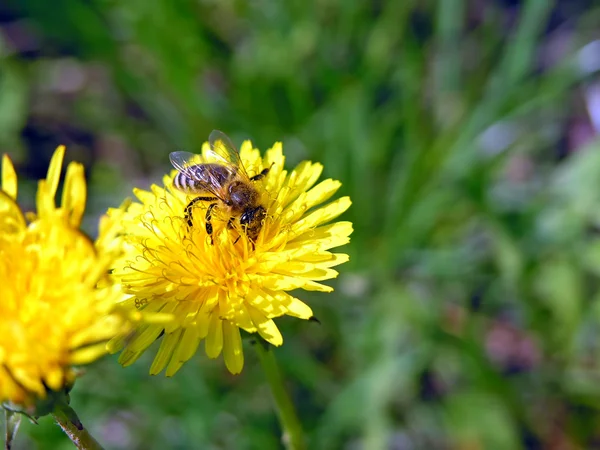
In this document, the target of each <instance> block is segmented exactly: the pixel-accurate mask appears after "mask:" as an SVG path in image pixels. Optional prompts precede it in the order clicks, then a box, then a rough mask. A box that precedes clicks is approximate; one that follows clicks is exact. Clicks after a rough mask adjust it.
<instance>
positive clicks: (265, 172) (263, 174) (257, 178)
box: [250, 164, 273, 181]
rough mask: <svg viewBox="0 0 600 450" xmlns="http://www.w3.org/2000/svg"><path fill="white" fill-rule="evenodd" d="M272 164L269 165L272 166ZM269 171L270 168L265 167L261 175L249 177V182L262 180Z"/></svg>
mask: <svg viewBox="0 0 600 450" xmlns="http://www.w3.org/2000/svg"><path fill="white" fill-rule="evenodd" d="M272 165H273V164H271V166H272ZM269 170H271V167H267V168H266V169H263V170H262V172H261V173H259V174H256V175H254V176H253V177H250V180H251V181H258V180H262V179H263V178H264V177H265V176H266V175H267V174H268V173H269Z"/></svg>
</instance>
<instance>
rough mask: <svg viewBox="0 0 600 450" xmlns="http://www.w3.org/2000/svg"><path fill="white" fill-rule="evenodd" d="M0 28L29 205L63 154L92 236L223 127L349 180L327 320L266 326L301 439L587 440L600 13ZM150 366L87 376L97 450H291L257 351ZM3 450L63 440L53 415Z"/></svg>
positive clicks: (72, 11)
mask: <svg viewBox="0 0 600 450" xmlns="http://www.w3.org/2000/svg"><path fill="white" fill-rule="evenodd" d="M0 37H1V38H0V151H1V152H8V153H9V154H10V155H11V157H12V158H13V160H14V161H15V162H16V164H17V166H18V171H19V173H20V174H21V175H23V176H26V177H28V178H29V180H30V181H29V183H28V184H26V186H25V187H24V188H22V189H21V192H20V201H21V202H22V204H23V205H24V207H26V208H27V207H32V206H33V198H34V197H33V192H34V190H35V183H34V182H33V180H34V179H35V178H39V177H43V176H44V174H45V171H46V168H47V164H48V161H49V158H50V155H51V153H52V151H53V150H54V148H55V147H56V146H57V145H58V144H60V143H62V144H66V145H67V147H68V158H69V159H75V160H79V161H82V162H84V163H85V165H86V168H87V173H88V179H89V181H90V183H91V186H90V193H89V195H90V198H89V209H88V215H87V217H86V227H87V228H88V230H89V231H90V232H91V233H94V232H95V227H96V223H97V219H98V216H99V215H100V214H102V213H103V212H104V211H105V210H106V208H107V207H110V206H116V205H118V204H119V203H120V202H121V201H122V199H123V198H124V197H126V196H129V195H130V192H131V188H132V187H133V186H139V187H144V188H145V187H148V186H149V185H150V184H151V183H153V182H160V180H161V176H162V174H163V173H164V172H165V171H166V170H169V168H170V166H169V163H168V153H169V152H171V151H174V150H176V149H184V150H187V151H191V152H197V151H198V150H199V148H200V146H201V144H202V142H204V141H205V140H206V139H207V137H208V134H209V132H210V130H212V129H213V128H218V129H220V130H223V131H224V132H225V133H227V134H228V135H229V136H231V137H232V139H233V140H234V142H236V143H238V144H240V143H241V141H242V140H243V139H246V138H251V139H252V140H253V142H254V144H255V145H256V146H258V147H259V148H261V149H262V150H266V149H267V148H268V147H270V146H271V145H272V144H273V142H275V141H278V140H282V141H283V143H284V150H285V152H286V155H287V162H288V168H291V167H292V166H293V165H295V164H296V163H297V162H299V161H301V160H303V159H312V160H314V161H320V162H322V163H323V164H324V165H325V173H324V176H325V177H333V178H336V179H339V180H341V181H342V182H343V187H342V190H341V194H343V195H350V196H351V197H352V200H353V206H352V208H351V210H350V211H349V212H348V213H346V214H345V216H344V218H345V219H348V220H351V221H353V222H354V225H355V233H354V234H353V236H352V243H351V245H349V246H348V247H346V248H345V250H346V251H347V252H349V253H350V255H351V261H350V263H348V264H346V265H344V266H341V267H340V271H341V275H340V276H339V278H338V279H337V280H335V281H334V282H333V283H332V284H333V286H334V287H335V288H336V290H335V292H334V293H333V294H330V295H325V294H311V293H301V294H299V296H300V297H301V298H303V299H305V300H306V301H307V302H308V303H309V304H310V305H311V306H312V308H313V309H314V311H315V314H316V316H317V317H318V318H319V319H320V321H321V325H318V324H315V323H309V322H301V321H298V320H295V319H288V318H282V319H281V320H279V321H278V324H279V325H280V327H281V329H282V332H283V334H284V338H285V343H284V346H283V347H281V348H279V349H276V356H277V358H278V359H279V361H280V363H281V368H282V370H283V372H284V374H285V376H286V378H287V382H288V385H287V386H288V388H289V391H290V393H291V394H292V396H293V398H294V400H295V402H296V404H297V406H298V409H299V413H300V415H301V419H302V422H303V424H304V426H305V428H306V431H307V434H308V438H309V443H310V445H309V448H311V449H348V450H360V449H369V450H370V449H394V450H404V449H466V450H478V449H556V450H559V449H560V450H569V449H587V448H590V449H591V448H600V367H599V364H598V361H599V356H600V341H599V337H600V336H599V334H600V298H599V294H600V292H599V290H598V287H599V283H598V276H599V275H600V240H599V239H598V236H599V234H600V141H598V140H597V138H596V135H597V133H598V131H600V72H599V70H600V5H599V4H598V2H597V1H593V0H589V1H585V0H572V1H570V0H564V1H556V2H552V1H547V0H528V1H510V0H470V1H461V0H443V1H442V0H439V1H427V0H423V1H419V2H417V1H414V0H404V1H400V0H371V1H341V0H338V1H335V0H319V1H316V2H303V1H298V0H292V1H287V2H283V1H275V0H253V1H249V2H244V1H235V0H221V1H217V0H195V1H192V0H154V1H142V0H137V1H136V0H130V1H107V0H85V1H84V0H56V1H54V2H48V1H47V0H27V1H19V0H4V1H2V2H1V3H0ZM150 353H152V352H150ZM152 356H153V355H152V354H148V355H146V357H145V358H144V359H143V360H142V361H139V362H138V363H136V364H135V365H134V366H133V367H131V368H127V369H123V368H121V367H120V366H119V365H118V364H117V362H116V357H107V358H105V359H103V360H102V361H100V362H98V363H97V364H95V365H94V366H92V367H90V368H89V369H88V373H87V375H86V376H85V377H83V378H82V379H81V380H80V381H79V382H78V383H77V386H76V388H75V390H74V392H73V395H72V402H73V405H74V407H75V409H76V410H77V411H78V413H79V415H80V417H81V418H82V420H83V421H84V423H85V424H86V425H87V426H88V427H89V428H90V429H91V430H92V433H93V434H94V435H95V436H96V437H97V438H98V439H99V440H100V441H101V442H102V443H103V444H104V445H105V446H106V448H107V449H242V450H244V449H278V448H282V445H281V442H280V429H279V425H278V423H277V420H276V417H275V414H274V412H273V409H272V406H271V400H270V393H269V390H268V386H267V385H266V384H265V378H264V374H263V373H262V372H261V369H260V366H259V364H258V362H257V359H256V355H255V354H254V353H253V352H252V349H251V348H249V347H248V348H247V349H246V365H245V368H244V371H243V373H242V374H241V375H240V376H231V375H230V374H228V373H227V371H226V369H225V366H224V364H223V362H222V361H221V360H219V361H212V360H208V359H207V358H206V356H205V355H204V354H203V352H201V353H198V355H197V356H196V357H195V358H194V359H193V360H192V361H190V362H189V363H187V364H186V365H185V366H184V367H183V369H182V370H181V371H180V372H179V373H178V374H177V375H176V376H175V377H174V378H170V379H168V378H165V377H164V376H162V375H161V376H156V377H150V376H149V375H148V369H149V366H150V361H151V359H152ZM16 448H17V449H59V450H60V449H70V448H72V444H71V443H70V442H69V441H68V440H67V438H66V437H65V436H64V435H63V434H62V432H61V431H60V429H59V428H58V427H56V426H55V425H54V424H53V423H52V421H51V420H50V419H49V418H44V419H42V420H40V424H39V425H37V426H34V425H30V424H26V425H24V426H23V427H22V429H21V433H20V436H19V437H18V439H17V443H16Z"/></svg>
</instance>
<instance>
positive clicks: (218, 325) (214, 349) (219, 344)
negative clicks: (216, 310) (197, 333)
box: [204, 314, 223, 359]
mask: <svg viewBox="0 0 600 450" xmlns="http://www.w3.org/2000/svg"><path fill="white" fill-rule="evenodd" d="M204 349H205V351H206V356H208V357H209V358H213V359H214V358H216V357H217V356H219V355H220V354H221V350H223V321H222V320H221V319H220V318H219V315H218V314H212V315H211V317H210V322H209V323H208V335H207V336H206V341H205V343H204Z"/></svg>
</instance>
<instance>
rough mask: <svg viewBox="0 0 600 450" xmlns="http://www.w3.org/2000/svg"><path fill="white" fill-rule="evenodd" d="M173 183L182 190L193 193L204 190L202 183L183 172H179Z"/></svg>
mask: <svg viewBox="0 0 600 450" xmlns="http://www.w3.org/2000/svg"><path fill="white" fill-rule="evenodd" d="M173 185H174V186H175V187H176V188H177V189H178V190H180V191H183V192H188V193H193V192H197V191H198V190H202V183H201V182H200V181H198V180H194V179H193V178H190V177H189V176H187V175H186V174H185V173H183V172H179V173H178V174H176V175H175V178H173Z"/></svg>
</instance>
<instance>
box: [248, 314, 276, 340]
mask: <svg viewBox="0 0 600 450" xmlns="http://www.w3.org/2000/svg"><path fill="white" fill-rule="evenodd" d="M248 312H249V313H250V317H251V318H252V321H253V322H254V324H255V325H256V328H258V333H259V334H260V335H261V337H262V338H263V339H264V340H265V341H267V342H269V343H271V344H273V345H275V346H280V345H281V344H283V336H281V333H280V331H279V328H277V325H275V322H273V321H272V320H271V319H268V318H267V317H265V315H264V314H263V313H262V312H261V311H259V310H258V309H256V308H254V307H253V306H248Z"/></svg>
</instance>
